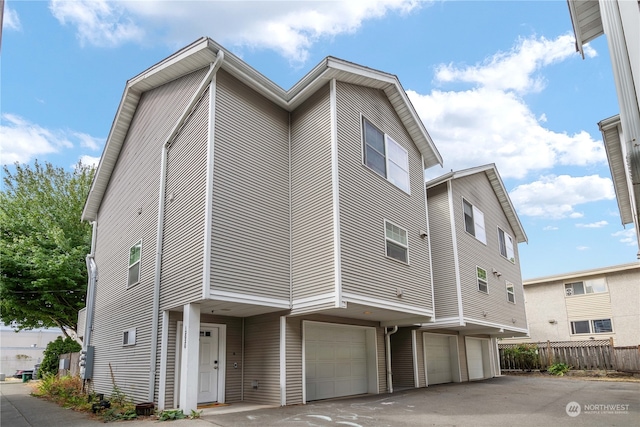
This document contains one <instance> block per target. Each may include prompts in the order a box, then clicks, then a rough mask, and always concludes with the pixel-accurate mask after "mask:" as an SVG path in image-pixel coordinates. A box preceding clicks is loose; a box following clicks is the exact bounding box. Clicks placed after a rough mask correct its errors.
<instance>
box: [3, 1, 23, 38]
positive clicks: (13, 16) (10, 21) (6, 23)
mask: <svg viewBox="0 0 640 427" xmlns="http://www.w3.org/2000/svg"><path fill="white" fill-rule="evenodd" d="M2 29H3V30H15V31H20V30H22V24H21V23H20V17H19V16H18V12H16V11H15V10H13V9H11V8H10V7H9V6H7V3H6V2H5V4H4V16H3V17H2Z"/></svg>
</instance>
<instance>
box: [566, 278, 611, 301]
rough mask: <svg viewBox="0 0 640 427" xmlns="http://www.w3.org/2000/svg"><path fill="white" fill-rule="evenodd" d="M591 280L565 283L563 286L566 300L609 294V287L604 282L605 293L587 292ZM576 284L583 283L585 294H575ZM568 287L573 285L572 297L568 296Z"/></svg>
mask: <svg viewBox="0 0 640 427" xmlns="http://www.w3.org/2000/svg"><path fill="white" fill-rule="evenodd" d="M588 281H589V280H574V281H573V282H564V283H563V284H562V285H563V287H564V297H565V298H575V297H585V296H588V295H597V294H606V293H607V292H609V287H608V284H607V281H606V280H604V291H602V292H595V291H594V292H587V282H588ZM574 283H582V286H583V288H584V293H583V294H575V293H573V284H574ZM567 285H572V286H571V292H572V293H571V295H567Z"/></svg>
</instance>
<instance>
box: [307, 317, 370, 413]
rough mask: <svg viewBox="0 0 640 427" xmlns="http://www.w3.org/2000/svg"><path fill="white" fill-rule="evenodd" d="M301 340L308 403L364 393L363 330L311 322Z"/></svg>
mask: <svg viewBox="0 0 640 427" xmlns="http://www.w3.org/2000/svg"><path fill="white" fill-rule="evenodd" d="M304 337H305V380H306V400H307V401H310V400H318V399H328V398H331V397H339V396H350V395H354V394H364V393H367V391H368V381H367V334H366V330H365V329H364V328H354V327H349V326H341V325H331V324H322V323H311V322H310V323H308V324H306V325H305V335H304Z"/></svg>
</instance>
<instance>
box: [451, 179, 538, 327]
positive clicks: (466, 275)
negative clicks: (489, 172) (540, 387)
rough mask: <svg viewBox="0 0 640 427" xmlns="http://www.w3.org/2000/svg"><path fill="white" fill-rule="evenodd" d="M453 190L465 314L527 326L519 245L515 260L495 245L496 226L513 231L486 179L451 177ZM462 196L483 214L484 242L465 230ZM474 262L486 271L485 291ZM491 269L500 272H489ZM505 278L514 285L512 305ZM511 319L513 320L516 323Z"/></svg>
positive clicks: (511, 324)
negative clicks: (508, 296)
mask: <svg viewBox="0 0 640 427" xmlns="http://www.w3.org/2000/svg"><path fill="white" fill-rule="evenodd" d="M452 189H453V209H454V214H455V223H456V237H457V239H458V258H459V263H460V281H461V288H462V305H463V310H464V317H465V318H472V319H476V320H481V321H486V322H491V323H495V324H499V325H505V326H508V327H516V328H522V329H524V328H526V327H527V321H526V316H525V308H524V296H523V289H522V279H521V277H522V276H521V272H520V258H519V253H518V247H517V244H514V247H513V249H514V252H515V257H516V262H515V263H512V262H511V261H509V260H507V259H506V258H504V257H503V256H502V255H500V248H499V244H498V227H500V228H501V229H502V230H504V231H505V232H507V233H508V234H510V235H511V236H512V237H513V236H514V235H515V233H514V232H513V230H512V229H511V227H510V226H509V223H508V221H507V219H506V216H505V215H504V211H503V210H502V208H501V206H500V203H499V201H498V199H497V197H496V195H495V192H494V191H493V188H492V187H491V184H490V183H489V180H488V179H487V177H486V175H485V174H484V173H480V174H474V175H469V176H466V177H463V178H459V179H456V180H453V181H452ZM463 197H464V199H465V200H467V201H468V202H469V203H471V204H472V205H473V206H475V207H476V208H478V209H480V210H481V211H482V212H483V214H484V220H485V231H486V234H487V244H486V245H485V244H483V243H482V242H480V241H479V240H477V239H476V238H475V237H474V236H472V235H471V234H469V233H467V232H466V231H465V228H464V220H463V213H462V199H463ZM476 265H477V266H479V267H481V268H484V269H485V270H486V271H487V280H488V288H489V289H488V290H489V292H488V294H486V293H484V292H480V291H478V285H477V277H476ZM494 269H495V270H496V271H498V272H500V273H501V275H500V276H497V275H494V274H492V271H493V270H494ZM506 281H509V282H511V283H513V285H514V292H515V299H516V303H515V304H512V303H510V302H508V301H507V291H506V283H505V282H506ZM483 311H484V312H485V313H486V316H484V315H483ZM512 319H515V320H516V321H515V323H513V322H512Z"/></svg>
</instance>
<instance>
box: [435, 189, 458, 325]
mask: <svg viewBox="0 0 640 427" xmlns="http://www.w3.org/2000/svg"><path fill="white" fill-rule="evenodd" d="M427 205H428V206H429V233H430V236H429V239H430V242H431V256H432V259H431V262H432V264H433V291H434V305H435V312H436V319H440V318H447V317H458V316H459V311H458V292H457V283H456V271H455V260H454V251H453V230H452V229H451V209H450V203H449V191H448V188H447V183H446V182H445V183H442V184H440V185H437V186H435V187H432V188H429V189H427ZM463 232H464V230H463Z"/></svg>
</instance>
